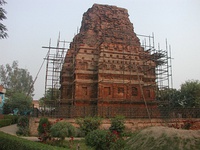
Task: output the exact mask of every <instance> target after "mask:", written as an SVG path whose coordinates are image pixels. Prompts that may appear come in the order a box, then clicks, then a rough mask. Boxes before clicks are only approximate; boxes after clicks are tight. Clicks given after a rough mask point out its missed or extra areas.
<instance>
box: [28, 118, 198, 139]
mask: <svg viewBox="0 0 200 150" xmlns="http://www.w3.org/2000/svg"><path fill="white" fill-rule="evenodd" d="M39 120H40V118H33V117H32V118H30V120H29V128H30V134H31V136H38V132H37V127H38V125H39ZM56 120H57V118H55V119H53V118H49V121H51V122H55V121H56ZM62 121H66V122H69V123H71V124H72V125H74V126H75V127H78V125H77V124H76V122H75V119H63V120H62ZM186 122H190V123H191V124H192V126H191V128H190V129H192V130H198V129H200V119H196V118H195V119H191V118H189V119H186V118H184V119H182V118H177V119H151V121H150V120H149V119H126V121H125V127H126V130H128V131H135V130H138V129H143V128H146V127H148V126H168V127H173V128H177V129H180V128H182V127H183V126H184V124H185V123H186ZM109 127H110V120H109V119H104V120H103V121H102V124H101V126H100V128H101V129H109Z"/></svg>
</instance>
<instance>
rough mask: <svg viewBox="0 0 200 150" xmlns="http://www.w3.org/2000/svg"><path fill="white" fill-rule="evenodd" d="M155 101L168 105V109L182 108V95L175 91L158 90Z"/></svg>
mask: <svg viewBox="0 0 200 150" xmlns="http://www.w3.org/2000/svg"><path fill="white" fill-rule="evenodd" d="M157 100H159V101H161V102H165V103H164V104H168V106H169V107H170V108H175V107H183V102H182V95H181V92H180V90H177V89H164V90H160V91H159V92H158V94H157ZM161 104H162V103H161Z"/></svg>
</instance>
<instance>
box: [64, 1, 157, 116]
mask: <svg viewBox="0 0 200 150" xmlns="http://www.w3.org/2000/svg"><path fill="white" fill-rule="evenodd" d="M128 16H129V15H128V11H127V10H126V9H124V8H119V7H116V6H109V5H99V4H94V5H93V6H92V8H89V9H88V11H87V12H85V13H84V14H83V19H82V25H81V28H80V32H79V33H78V34H77V35H76V36H75V37H74V39H73V41H72V42H71V43H70V48H69V50H68V52H67V54H66V57H65V62H64V64H63V69H62V73H61V104H62V106H63V109H61V111H63V110H64V106H65V107H67V108H68V109H69V110H68V112H67V113H66V114H65V115H67V116H68V117H72V116H80V115H81V113H82V112H81V111H82V109H80V110H72V109H71V108H72V107H71V106H73V107H74V108H75V107H76V108H78V106H84V107H85V108H86V107H87V106H88V108H89V107H91V106H94V108H95V110H94V109H93V110H92V109H91V110H90V111H93V112H91V113H93V115H100V116H104V115H106V114H107V113H108V112H107V111H106V108H108V107H110V108H112V107H113V110H114V107H115V108H120V109H126V108H130V109H131V108H132V107H134V108H136V107H137V108H139V109H140V108H145V103H144V102H145V101H146V102H147V104H148V105H149V108H156V103H154V102H155V101H154V99H155V92H154V91H155V89H154V88H155V79H156V77H155V63H154V62H153V61H151V60H150V59H149V57H150V54H149V53H148V51H144V49H143V48H142V47H141V44H140V41H139V38H138V37H137V36H136V34H135V33H134V28H133V24H132V23H131V22H130V20H129V18H128ZM152 66H153V67H152ZM74 111H76V115H75V114H74ZM62 113H63V112H62ZM109 113H110V114H111V115H112V114H113V115H115V114H116V113H117V112H116V111H111V110H110V111H109ZM120 113H122V111H121V112H120ZM142 113H145V112H142ZM122 114H123V113H122ZM123 115H126V114H123Z"/></svg>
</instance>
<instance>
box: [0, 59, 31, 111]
mask: <svg viewBox="0 0 200 150" xmlns="http://www.w3.org/2000/svg"><path fill="white" fill-rule="evenodd" d="M0 84H1V85H3V86H4V88H6V97H7V100H6V101H5V104H4V106H3V111H4V113H5V114H7V113H12V112H13V110H16V109H17V110H19V113H20V114H23V113H25V112H27V111H28V110H30V108H31V103H32V98H31V96H33V91H34V88H33V79H32V76H31V75H30V73H29V72H28V70H27V69H22V68H19V67H18V62H17V61H13V63H12V66H11V65H9V64H6V65H5V66H3V65H1V66H0Z"/></svg>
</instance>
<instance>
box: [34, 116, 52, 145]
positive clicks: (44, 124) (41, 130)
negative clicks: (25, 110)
mask: <svg viewBox="0 0 200 150" xmlns="http://www.w3.org/2000/svg"><path fill="white" fill-rule="evenodd" d="M50 128H51V124H50V122H49V120H48V118H41V119H40V121H39V125H38V128H37V130H38V135H39V139H40V140H41V141H42V142H45V141H47V140H48V139H50V138H51V136H50Z"/></svg>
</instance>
